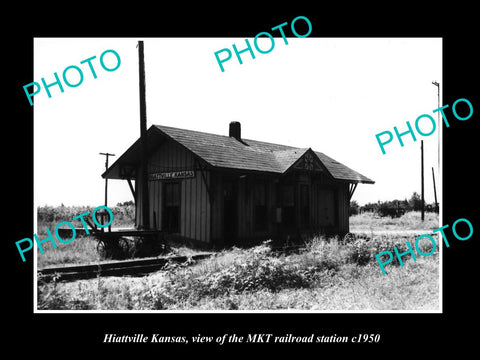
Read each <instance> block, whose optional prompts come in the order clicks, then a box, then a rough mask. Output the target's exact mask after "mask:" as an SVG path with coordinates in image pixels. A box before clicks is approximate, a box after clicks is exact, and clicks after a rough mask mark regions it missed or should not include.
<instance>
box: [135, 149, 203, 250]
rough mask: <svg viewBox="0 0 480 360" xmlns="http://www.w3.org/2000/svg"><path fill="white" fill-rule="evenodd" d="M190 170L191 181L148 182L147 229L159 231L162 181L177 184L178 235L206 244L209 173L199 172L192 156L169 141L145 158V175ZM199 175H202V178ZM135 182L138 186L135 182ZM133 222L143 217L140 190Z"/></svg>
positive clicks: (161, 218) (161, 213)
mask: <svg viewBox="0 0 480 360" xmlns="http://www.w3.org/2000/svg"><path fill="white" fill-rule="evenodd" d="M183 170H193V171H194V173H195V177H194V178H187V179H182V178H180V179H172V180H149V181H148V191H149V207H150V226H151V227H154V226H155V225H156V227H157V229H163V224H162V221H163V191H164V189H163V188H164V183H165V182H178V183H179V184H180V218H179V227H180V232H179V233H178V235H180V236H181V237H185V238H188V239H193V240H197V241H201V242H209V241H210V201H209V196H208V191H207V186H206V183H205V181H206V182H209V181H210V173H209V171H206V170H201V169H200V166H199V164H198V163H197V161H196V160H195V158H194V156H193V155H192V153H190V152H189V151H187V150H185V149H184V148H183V147H182V146H180V145H178V144H177V143H175V142H172V141H166V142H164V143H162V145H160V146H159V148H158V149H157V150H156V151H155V152H154V153H153V154H152V155H151V156H150V157H149V161H148V173H149V174H152V173H158V172H171V171H183ZM202 172H203V176H202ZM136 183H139V182H138V181H137V182H136ZM136 196H137V202H136V208H137V223H141V222H140V218H141V217H142V216H143V214H142V207H141V204H140V203H141V190H139V189H137V193H136Z"/></svg>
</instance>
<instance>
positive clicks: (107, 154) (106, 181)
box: [99, 153, 115, 206]
mask: <svg viewBox="0 0 480 360" xmlns="http://www.w3.org/2000/svg"><path fill="white" fill-rule="evenodd" d="M99 154H100V155H105V171H107V170H108V157H109V156H115V154H110V153H99ZM107 193H108V179H107V178H106V177H105V206H107Z"/></svg>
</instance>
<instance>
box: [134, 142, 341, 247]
mask: <svg viewBox="0 0 480 360" xmlns="http://www.w3.org/2000/svg"><path fill="white" fill-rule="evenodd" d="M185 170H191V171H194V173H195V177H194V178H181V179H170V180H165V179H162V180H150V181H149V182H148V185H149V186H148V187H149V202H150V204H149V206H150V225H151V227H152V228H153V227H154V226H156V228H157V229H162V228H163V224H162V221H163V213H162V211H163V196H164V186H165V185H164V184H165V183H166V182H178V183H179V184H180V214H179V232H178V234H177V235H179V236H180V237H182V238H185V239H191V240H196V241H200V242H202V243H209V244H210V245H213V246H219V247H221V246H224V245H233V244H234V243H238V244H245V243H249V242H251V241H257V240H266V239H271V238H276V237H285V236H286V235H287V234H286V233H282V232H285V228H284V227H283V224H280V223H277V211H278V207H279V206H280V205H279V202H278V199H277V198H276V197H277V194H278V186H283V184H291V185H293V186H294V205H295V223H296V226H295V229H290V230H289V231H290V232H291V234H290V235H298V234H307V235H308V234H310V235H314V234H316V233H324V232H325V233H338V234H340V235H343V234H345V233H347V232H348V231H349V217H348V210H349V199H348V183H343V182H338V181H335V180H332V179H330V178H328V177H327V176H326V175H324V174H320V173H318V172H305V171H303V172H293V173H291V174H289V175H288V176H286V177H278V176H274V175H267V174H263V175H262V174H251V173H250V174H248V173H247V174H241V173H236V172H230V171H226V170H221V171H218V170H216V171H215V170H208V169H202V167H201V166H200V163H199V162H198V160H196V159H195V157H194V155H193V154H192V153H191V152H189V151H188V150H186V149H184V148H183V147H182V146H181V145H179V144H177V143H175V142H172V141H165V142H163V143H162V144H161V145H160V146H159V148H158V149H157V150H156V151H155V152H154V153H153V154H151V156H150V157H149V174H151V173H158V172H172V171H185ZM229 181H230V182H233V184H234V188H235V198H236V204H235V213H236V215H235V219H234V225H235V228H236V231H235V236H232V238H228V239H227V238H226V237H229V236H226V229H225V227H226V226H227V225H226V224H227V222H226V215H225V213H226V208H225V191H226V190H225V186H226V184H227V183H228V182H229ZM139 183H140V181H139V179H137V181H136V184H139ZM256 183H263V184H265V194H266V203H265V206H266V216H267V226H266V228H265V230H260V231H258V230H256V229H255V216H254V213H255V206H254V198H253V196H254V195H253V193H254V187H255V184H256ZM302 185H305V186H308V195H309V196H308V207H309V214H308V216H309V219H308V224H309V226H306V225H303V227H302V214H301V209H300V198H301V186H302ZM209 191H210V192H211V194H210V193H209ZM136 197H137V202H136V205H137V223H138V224H139V223H141V222H140V218H141V216H143V215H142V207H141V204H140V202H141V189H139V188H138V186H137V189H136ZM229 204H231V202H230V203H229ZM230 224H231V223H230ZM227 230H228V229H227Z"/></svg>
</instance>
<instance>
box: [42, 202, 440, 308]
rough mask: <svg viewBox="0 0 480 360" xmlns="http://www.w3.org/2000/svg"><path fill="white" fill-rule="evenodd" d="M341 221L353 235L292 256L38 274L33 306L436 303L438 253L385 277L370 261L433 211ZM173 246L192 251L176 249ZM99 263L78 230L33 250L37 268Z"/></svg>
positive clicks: (428, 226)
mask: <svg viewBox="0 0 480 360" xmlns="http://www.w3.org/2000/svg"><path fill="white" fill-rule="evenodd" d="M47 210H49V209H44V212H45V213H46V214H47V215H48V214H51V213H50V212H47ZM69 215H71V214H69ZM43 220H44V221H43V222H42V223H41V225H42V226H43V227H49V228H50V229H54V227H55V225H56V223H58V222H59V221H64V220H63V219H59V218H58V217H56V218H55V219H54V220H52V219H48V218H47V216H45V218H44V219H43ZM47 220H50V221H51V222H48V221H47ZM350 224H351V230H352V232H354V233H355V234H356V236H355V238H354V239H352V238H351V237H346V238H339V237H333V238H325V237H315V238H314V239H311V240H310V241H308V243H307V244H305V245H306V246H305V249H304V250H303V251H301V252H300V253H296V254H289V255H285V254H280V253H275V252H272V251H271V249H270V247H269V246H268V244H267V243H264V244H262V245H259V246H256V247H253V248H249V249H239V248H231V249H228V250H224V251H220V252H217V253H216V254H215V255H214V256H213V257H211V258H208V259H204V260H201V261H198V262H196V263H195V262H193V263H190V264H189V265H179V264H171V265H169V266H168V267H166V268H165V269H164V270H162V271H158V272H156V273H153V274H150V275H148V276H144V277H97V278H96V279H90V280H78V281H72V282H58V281H53V282H49V283H45V282H43V281H42V279H41V278H40V279H39V282H38V309H51V310H374V311H375V310H428V311H434V310H438V306H439V269H438V262H439V261H438V250H437V251H436V252H435V253H434V254H433V255H431V256H429V257H421V256H417V261H413V259H412V258H411V256H406V257H404V259H403V260H404V262H405V264H404V266H403V267H401V266H400V265H399V263H398V260H396V258H395V261H393V262H392V263H390V264H388V265H386V267H385V269H386V271H387V274H386V275H383V274H382V272H381V270H380V267H379V265H378V263H377V261H376V259H375V254H377V253H379V252H381V251H385V250H389V251H393V246H397V247H398V249H399V251H401V252H403V251H405V250H406V241H410V242H411V243H413V241H414V240H415V238H416V236H417V235H416V234H415V233H417V234H424V233H430V232H431V230H432V229H435V228H438V226H439V224H438V215H437V214H432V213H427V214H426V219H425V221H424V222H422V221H421V220H420V213H419V212H416V213H415V212H412V213H407V214H405V215H403V216H402V217H400V218H397V219H390V218H378V217H376V216H374V215H373V214H368V213H367V214H361V215H356V216H353V217H351V220H350ZM380 230H381V231H380ZM382 231H383V232H382ZM39 234H41V233H39ZM45 237H46V234H44V237H43V238H45ZM437 245H438V244H437ZM420 246H421V250H422V252H424V253H428V252H429V251H430V249H431V247H432V244H430V243H429V242H428V241H424V242H421V243H420ZM173 252H174V253H177V254H182V255H192V254H194V253H195V251H194V250H192V249H189V248H186V247H179V248H176V249H174V250H173ZM99 260H101V259H100V258H99V256H98V254H97V252H96V241H95V240H94V239H93V238H91V237H88V236H83V237H82V236H79V237H77V238H76V239H75V240H74V241H72V242H71V243H69V244H59V245H58V248H57V249H52V248H51V244H47V243H45V253H44V254H43V255H42V254H40V253H39V254H38V266H39V267H40V268H42V267H44V266H48V265H57V264H71V263H90V262H96V261H99Z"/></svg>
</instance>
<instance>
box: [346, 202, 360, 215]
mask: <svg viewBox="0 0 480 360" xmlns="http://www.w3.org/2000/svg"><path fill="white" fill-rule="evenodd" d="M359 210H360V205H358V202H356V201H355V200H352V201H350V211H349V215H350V216H351V215H357V214H358V213H359Z"/></svg>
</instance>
